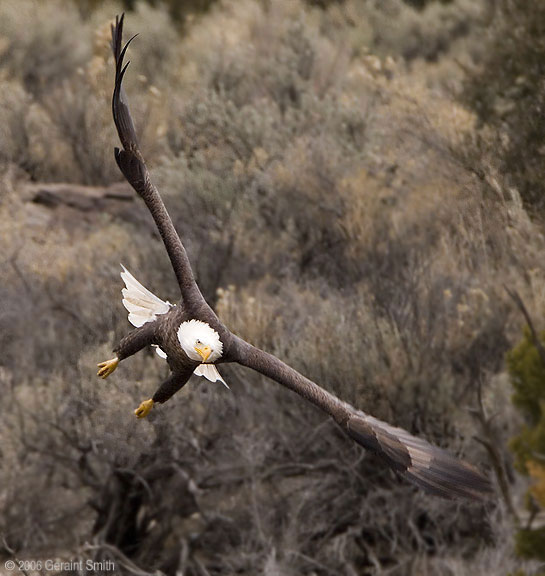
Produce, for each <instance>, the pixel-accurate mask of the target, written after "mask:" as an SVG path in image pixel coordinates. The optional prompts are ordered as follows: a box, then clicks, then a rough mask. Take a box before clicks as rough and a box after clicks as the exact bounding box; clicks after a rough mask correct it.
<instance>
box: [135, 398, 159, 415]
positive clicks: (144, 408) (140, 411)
mask: <svg viewBox="0 0 545 576" xmlns="http://www.w3.org/2000/svg"><path fill="white" fill-rule="evenodd" d="M153 404H154V402H153V400H152V399H151V398H150V399H149V400H144V402H142V404H140V406H138V408H137V409H136V410H135V411H134V413H135V414H136V417H137V418H145V417H146V416H147V415H148V414H149V413H150V412H151V409H152V408H153Z"/></svg>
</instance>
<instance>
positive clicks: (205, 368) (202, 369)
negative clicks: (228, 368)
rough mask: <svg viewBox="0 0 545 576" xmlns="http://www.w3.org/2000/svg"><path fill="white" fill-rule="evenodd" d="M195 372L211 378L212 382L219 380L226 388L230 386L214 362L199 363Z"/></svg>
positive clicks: (196, 374)
mask: <svg viewBox="0 0 545 576" xmlns="http://www.w3.org/2000/svg"><path fill="white" fill-rule="evenodd" d="M193 374H195V376H204V377H205V378H206V379H207V380H210V382H217V381H218V380H219V381H220V382H221V383H222V384H223V385H224V386H225V387H226V388H229V386H228V385H227V382H225V380H224V379H223V378H222V377H221V374H220V373H219V372H218V369H217V368H216V367H215V366H214V364H199V366H197V367H196V368H195V371H194V372H193Z"/></svg>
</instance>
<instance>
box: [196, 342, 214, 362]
mask: <svg viewBox="0 0 545 576" xmlns="http://www.w3.org/2000/svg"><path fill="white" fill-rule="evenodd" d="M195 352H197V354H198V355H199V356H200V357H201V358H202V361H203V362H206V361H207V360H208V358H209V357H210V354H212V349H211V348H210V346H204V345H202V346H201V345H200V344H199V345H198V346H195Z"/></svg>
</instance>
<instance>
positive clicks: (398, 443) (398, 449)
mask: <svg viewBox="0 0 545 576" xmlns="http://www.w3.org/2000/svg"><path fill="white" fill-rule="evenodd" d="M230 356H231V358H230V360H231V361H236V362H238V363H239V364H242V365H243V366H248V367H249V368H253V369H254V370H256V371H257V372H260V373H261V374H263V375H265V376H268V377H269V378H272V379H273V380H276V381H277V382H279V383H280V384H282V385H283V386H286V387H287V388H289V389H290V390H293V391H294V392H297V393H298V394H300V395H301V396H303V397H304V398H306V399H307V400H309V401H310V402H312V403H313V404H314V405H316V406H318V407H319V408H321V409H322V410H324V411H325V412H326V413H328V414H329V415H330V416H332V417H333V419H334V420H335V421H336V422H337V423H338V424H339V425H340V426H341V428H342V429H343V430H344V432H346V434H348V436H350V437H351V438H352V439H353V440H355V441H356V442H358V444H360V445H361V446H363V447H364V448H367V449H368V450H371V451H372V452H375V453H376V454H378V455H379V456H381V457H382V458H383V459H384V460H385V461H386V463H387V464H388V465H389V466H390V468H392V469H393V470H394V471H395V472H397V473H398V474H400V475H401V476H403V477H405V478H407V479H408V480H410V481H411V482H413V483H414V484H416V485H417V486H419V487H420V488H423V489H424V490H425V491H426V492H429V493H431V494H435V495H437V496H442V497H444V498H456V497H460V496H461V497H465V498H469V499H472V500H485V499H487V498H489V497H490V496H492V493H493V491H492V486H491V485H490V482H489V481H488V479H487V478H485V477H484V476H483V475H482V474H481V473H480V472H479V471H477V470H476V469H475V468H473V467H472V466H470V465H469V464H467V463H465V462H463V461H461V460H459V459H457V458H455V457H453V456H451V455H450V454H448V453H447V452H445V451H444V450H441V449H440V448H437V447H436V446H432V445H431V444H430V443H429V442H426V441H425V440H422V439H421V438H416V437H415V436H413V435H412V434H409V433H408V432H407V431H405V430H402V429H401V428H394V427H393V426H390V425H389V424H386V423H385V422H382V421H380V420H378V419H377V418H373V417H372V416H369V415H367V414H365V413H363V412H360V411H358V410H356V409H355V408H353V407H352V406H350V404H347V403H346V402H343V401H341V400H339V398H337V397H336V396H334V395H333V394H331V393H330V392H327V390H324V389H323V388H321V387H320V386H318V385H317V384H315V383H314V382H312V381H311V380H309V379H308V378H305V377H304V376H302V375H301V374H299V373H298V372H297V371H296V370H294V369H293V368H290V367H289V366H288V365H287V364H284V362H282V361H281V360H279V359H278V358H276V357H275V356H272V355H271V354H268V353H267V352H263V351H262V350H259V349H258V348H255V347H254V346H251V345H250V344H248V343H247V342H245V341H244V340H242V339H240V338H238V337H234V340H233V345H232V348H231V351H230Z"/></svg>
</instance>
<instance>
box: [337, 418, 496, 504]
mask: <svg viewBox="0 0 545 576" xmlns="http://www.w3.org/2000/svg"><path fill="white" fill-rule="evenodd" d="M344 429H345V431H346V433H347V434H348V435H349V436H350V437H351V438H352V439H354V440H355V441H356V442H357V443H358V444H360V445H361V446H363V447H364V448H367V449H369V450H372V451H373V452H375V453H376V454H378V455H379V456H381V457H382V458H383V459H384V460H385V461H386V462H387V464H388V465H389V466H390V467H391V468H392V469H393V470H395V471H396V472H398V473H399V474H400V475H401V476H403V477H405V478H407V479H408V480H410V481H411V482H413V483H414V484H416V485H417V486H419V487H420V488H423V489H424V490H425V491H426V492H429V493H431V494H435V495H437V496H442V497H444V498H455V497H458V496H462V497H465V498H470V499H474V500H481V499H484V498H486V497H490V496H491V495H492V486H491V485H490V482H489V481H488V479H487V478H485V477H484V476H483V475H482V474H481V473H480V472H479V471H478V470H476V469H475V468H473V467H472V466H470V465H469V464H467V463H466V462H463V461H461V460H459V459H457V458H454V456H451V455H450V454H449V453H448V452H445V451H444V450H441V449H440V448H437V447H436V446H433V445H432V444H430V443H429V442H426V440H423V439H422V438H417V437H416V436H413V435H412V434H409V433H408V432H407V431H406V430H403V429H401V428H394V427H393V426H390V425H389V424H386V422H382V421H381V420H378V419H377V418H373V416H369V415H367V414H365V413H363V412H360V411H355V410H354V413H353V415H351V416H350V417H349V419H348V421H347V422H346V425H345V426H344Z"/></svg>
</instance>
